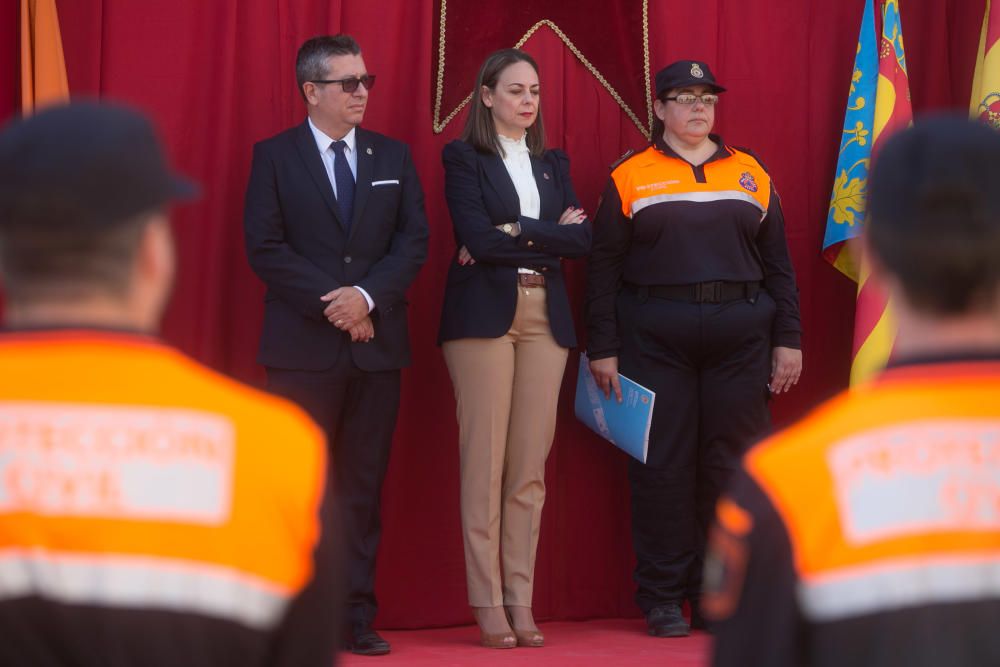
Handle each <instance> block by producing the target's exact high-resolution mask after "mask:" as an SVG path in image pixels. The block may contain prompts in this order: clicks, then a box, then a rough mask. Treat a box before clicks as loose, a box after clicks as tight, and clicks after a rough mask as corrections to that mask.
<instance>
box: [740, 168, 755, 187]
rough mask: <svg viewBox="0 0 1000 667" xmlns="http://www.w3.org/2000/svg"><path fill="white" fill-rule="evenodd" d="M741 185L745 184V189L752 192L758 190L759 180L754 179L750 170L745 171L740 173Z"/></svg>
mask: <svg viewBox="0 0 1000 667" xmlns="http://www.w3.org/2000/svg"><path fill="white" fill-rule="evenodd" d="M740 185H742V186H743V189H744V190H749V191H750V192H757V181H755V180H754V179H753V174H751V173H750V172H749V171H744V172H743V173H742V174H740Z"/></svg>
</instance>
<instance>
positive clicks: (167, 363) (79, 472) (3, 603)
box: [0, 103, 340, 667]
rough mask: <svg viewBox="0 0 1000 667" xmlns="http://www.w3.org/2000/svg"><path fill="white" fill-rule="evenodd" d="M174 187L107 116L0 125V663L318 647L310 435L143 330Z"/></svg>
mask: <svg viewBox="0 0 1000 667" xmlns="http://www.w3.org/2000/svg"><path fill="white" fill-rule="evenodd" d="M192 194H193V187H192V186H191V185H189V184H187V183H185V182H184V181H182V180H180V179H178V178H177V177H175V176H174V175H172V174H171V173H170V172H169V171H168V169H167V165H166V163H165V160H164V157H163V154H162V151H161V148H160V145H159V143H158V142H157V139H156V137H155V135H154V132H153V128H152V126H151V125H150V124H149V122H148V121H147V120H146V119H145V118H144V117H143V116H141V115H139V114H138V113H136V112H134V111H132V110H130V109H127V108H125V107H120V106H111V105H107V106H105V105H98V104H92V103H86V104H73V105H69V106H63V107H58V108H53V109H50V110H47V111H43V112H41V113H39V114H38V115H36V116H33V117H31V118H28V119H26V120H18V121H14V122H12V123H11V124H9V125H8V126H7V127H6V128H5V129H4V131H3V132H2V133H0V272H2V273H0V277H2V281H3V286H4V289H5V292H6V299H7V302H6V318H5V327H6V328H5V330H4V331H3V332H2V333H0V637H2V640H0V664H3V665H33V666H36V667H37V666H43V667H44V666H47V665H69V664H72V665H102V666H103V665H143V666H144V667H151V666H156V665H181V664H183V665H186V666H188V667H192V666H200V665H204V666H205V667H208V666H209V665H212V666H217V665H239V666H240V667H247V666H249V665H296V666H298V665H317V666H318V665H322V666H323V667H327V666H328V665H330V664H332V661H333V659H334V657H335V652H334V651H335V647H336V644H337V640H338V638H337V637H336V635H335V634H330V629H332V628H336V627H338V623H337V620H338V619H331V618H330V614H331V613H332V610H337V609H339V608H340V607H339V604H338V602H339V597H340V596H339V595H338V593H337V590H338V585H337V583H336V579H337V577H336V576H335V574H334V571H333V568H334V562H335V558H334V557H333V554H332V553H331V548H332V547H331V544H330V542H329V536H327V535H322V536H321V527H320V526H321V521H320V514H321V505H322V502H323V489H324V480H325V472H326V458H325V446H324V441H323V436H322V433H321V432H320V431H319V429H318V428H316V426H315V425H313V423H312V422H311V421H310V420H309V418H308V417H307V416H306V415H305V413H304V412H302V411H301V410H299V409H298V408H297V407H296V406H294V405H292V404H291V403H287V402H285V401H284V400H282V399H278V398H275V397H272V396H269V395H267V394H264V393H262V392H258V391H256V390H253V389H251V388H248V387H244V386H242V385H240V384H238V383H236V382H234V381H233V380H231V379H229V378H226V377H224V376H222V375H219V374H217V373H215V372H213V371H211V370H210V369H208V368H206V367H204V366H202V365H201V364H199V363H197V362H195V361H193V360H191V359H189V358H187V357H186V356H184V355H183V354H181V353H180V352H178V351H177V350H174V349H172V348H170V347H168V346H167V345H165V344H164V343H163V342H162V341H160V340H159V339H157V338H156V337H155V336H156V333H155V332H156V330H157V327H158V325H159V321H160V317H161V315H162V313H163V310H164V307H165V305H166V303H167V300H168V297H169V292H170V288H171V285H172V282H173V276H174V268H175V257H174V247H173V240H172V237H171V231H170V222H169V219H168V215H167V207H168V205H169V202H170V200H172V199H176V198H186V197H189V196H191V195H192ZM279 438H280V439H281V441H282V442H283V443H284V450H283V456H282V458H281V459H280V461H277V462H276V461H275V460H274V458H273V442H274V441H275V440H276V439H279Z"/></svg>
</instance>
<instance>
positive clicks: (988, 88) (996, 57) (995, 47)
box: [969, 0, 1000, 130]
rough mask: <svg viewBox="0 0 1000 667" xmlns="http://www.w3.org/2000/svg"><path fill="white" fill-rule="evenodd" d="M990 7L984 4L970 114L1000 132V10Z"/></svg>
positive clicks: (990, 3) (989, 4)
mask: <svg viewBox="0 0 1000 667" xmlns="http://www.w3.org/2000/svg"><path fill="white" fill-rule="evenodd" d="M991 5H992V2H990V0H986V14H985V15H984V16H983V32H982V35H981V36H980V38H979V55H978V57H977V58H976V74H975V76H974V77H973V79H972V103H971V104H970V105H969V112H970V113H971V115H972V117H973V118H979V119H980V120H982V121H983V122H985V123H988V124H989V125H992V126H993V127H994V128H996V129H998V130H1000V7H991Z"/></svg>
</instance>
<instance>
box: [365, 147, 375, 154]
mask: <svg viewBox="0 0 1000 667" xmlns="http://www.w3.org/2000/svg"><path fill="white" fill-rule="evenodd" d="M365 152H366V153H368V154H369V155H371V154H372V153H374V152H375V151H373V150H372V149H371V148H370V147H369V148H368V150H366V151H365Z"/></svg>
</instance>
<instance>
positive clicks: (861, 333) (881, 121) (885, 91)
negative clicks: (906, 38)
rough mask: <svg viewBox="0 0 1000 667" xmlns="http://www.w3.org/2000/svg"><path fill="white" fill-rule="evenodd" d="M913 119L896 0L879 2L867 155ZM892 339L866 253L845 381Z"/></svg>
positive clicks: (875, 366)
mask: <svg viewBox="0 0 1000 667" xmlns="http://www.w3.org/2000/svg"><path fill="white" fill-rule="evenodd" d="M912 122H913V107H912V106H911V104H910V82H909V78H908V77H907V74H906V54H905V51H904V48H903V24H902V23H901V22H900V19H899V0H885V1H884V2H883V4H882V35H881V39H880V40H879V61H878V86H877V89H876V92H875V129H874V130H873V132H872V156H873V158H874V159H877V156H878V153H879V151H880V150H881V148H882V146H883V145H885V142H886V140H887V139H888V138H889V137H890V136H891V135H892V134H893V133H895V132H897V131H898V130H902V129H904V128H906V127H908V126H909V125H910V124H911V123H912ZM895 340H896V324H895V322H894V321H893V318H892V308H891V305H890V303H889V297H888V294H887V293H886V291H885V289H884V288H883V286H882V285H881V284H879V283H878V281H877V280H874V279H873V278H872V275H871V267H870V266H869V263H868V261H867V259H866V258H864V257H862V258H861V273H860V275H859V277H858V301H857V306H856V308H855V311H854V346H853V348H852V351H853V353H854V362H853V363H852V364H851V384H852V385H854V384H857V383H859V382H864V381H865V380H867V379H868V378H870V377H871V376H872V375H874V374H875V373H877V372H878V371H879V370H881V369H882V368H883V367H885V364H886V362H887V361H888V360H889V357H890V355H891V354H892V346H893V344H894V342H895Z"/></svg>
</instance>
